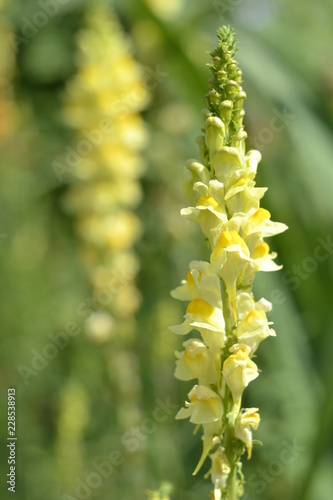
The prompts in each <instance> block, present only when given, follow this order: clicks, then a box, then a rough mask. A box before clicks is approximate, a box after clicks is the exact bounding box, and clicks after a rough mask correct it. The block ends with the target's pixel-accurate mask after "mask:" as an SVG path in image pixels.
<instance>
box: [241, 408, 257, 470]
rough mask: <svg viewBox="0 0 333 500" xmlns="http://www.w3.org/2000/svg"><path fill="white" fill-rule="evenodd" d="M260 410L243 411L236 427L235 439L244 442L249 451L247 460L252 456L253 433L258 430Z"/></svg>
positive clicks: (249, 409)
mask: <svg viewBox="0 0 333 500" xmlns="http://www.w3.org/2000/svg"><path fill="white" fill-rule="evenodd" d="M258 411H259V410H258V408H246V409H245V410H242V412H241V414H240V416H239V419H238V420H237V423H236V426H235V437H236V438H237V439H240V440H241V441H243V443H244V444H245V446H246V449H247V458H248V460H250V458H251V456H252V431H251V429H253V430H257V429H258V426H259V422H260V416H259V413H258Z"/></svg>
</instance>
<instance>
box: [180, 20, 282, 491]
mask: <svg viewBox="0 0 333 500" xmlns="http://www.w3.org/2000/svg"><path fill="white" fill-rule="evenodd" d="M235 54H236V49H235V38H234V33H233V31H232V30H231V28H230V27H226V26H223V27H222V28H221V29H220V30H219V31H218V46H217V47H216V48H215V49H214V50H213V51H212V52H211V57H212V62H211V64H210V65H209V66H210V69H211V70H212V78H211V79H210V80H209V91H208V93H207V94H206V96H205V97H206V100H207V107H205V108H204V109H203V110H202V115H203V117H204V127H203V130H202V131H203V135H200V136H199V137H197V139H196V143H197V144H198V146H199V158H200V160H199V161H197V160H196V159H192V160H189V161H188V162H187V165H186V168H185V175H184V182H183V187H184V193H185V196H186V198H187V199H188V200H189V202H190V203H191V204H192V206H190V207H187V208H183V209H182V210H181V215H182V216H183V217H185V218H186V219H188V220H190V221H194V222H196V223H197V224H199V225H200V227H201V230H202V232H203V234H204V235H205V237H206V238H207V240H208V242H209V246H210V258H209V262H203V261H193V262H191V263H190V269H189V271H188V274H187V277H186V280H183V281H182V283H181V285H180V286H179V287H178V288H176V289H175V290H174V291H173V292H172V296H173V297H174V298H176V299H179V300H185V301H188V302H189V304H188V306H187V309H186V313H185V316H184V322H183V323H182V324H181V325H178V326H174V327H171V330H172V331H173V332H175V333H177V334H180V335H186V334H188V333H190V332H191V331H192V330H197V331H198V332H199V333H200V336H201V338H200V339H197V338H196V339H190V340H188V341H186V342H185V343H184V344H183V346H184V350H183V351H182V352H176V356H177V361H176V370H175V376H176V377H177V378H178V379H180V380H184V381H188V380H193V379H194V380H196V381H197V384H198V385H195V386H194V388H193V389H192V391H191V392H190V393H189V398H190V402H188V403H186V408H183V409H181V410H180V412H179V413H178V415H177V418H187V417H188V418H190V421H191V422H192V423H194V424H196V426H197V427H196V431H197V430H198V429H199V428H200V426H201V428H202V440H203V451H202V454H201V457H200V460H199V463H198V465H197V467H196V469H195V471H194V474H196V473H197V472H198V471H199V469H200V467H201V466H202V464H203V462H204V460H205V459H206V458H207V457H208V455H210V458H211V461H212V467H211V469H210V470H209V472H208V473H207V474H206V477H207V476H211V479H212V482H213V485H214V490H213V492H212V494H211V498H213V499H215V500H221V499H222V498H223V499H224V500H236V499H237V498H240V497H241V496H242V494H243V491H244V488H243V485H244V479H243V475H242V472H241V456H242V455H243V453H244V452H245V447H246V449H247V452H248V458H250V457H251V453H252V430H255V429H257V427H258V424H259V415H258V413H257V409H256V408H250V409H246V410H242V409H241V403H242V395H243V392H244V390H245V389H246V387H247V386H248V385H249V383H250V382H252V381H253V380H254V379H256V378H257V377H258V375H259V370H258V367H257V365H256V364H255V363H254V361H253V360H252V357H253V355H254V353H255V352H256V351H257V349H258V347H259V345H260V343H261V342H262V341H263V340H265V339H266V338H267V337H271V336H275V332H274V330H273V329H272V328H271V324H272V323H271V322H269V321H268V319H267V316H266V313H267V312H269V311H270V310H271V304H270V303H269V302H268V301H267V300H265V299H264V298H262V299H260V300H259V301H255V300H254V297H253V293H252V285H253V280H254V278H255V275H256V273H257V272H258V271H277V270H278V269H280V268H281V266H279V265H277V264H276V263H275V262H274V259H275V257H276V253H275V252H270V248H269V245H268V244H267V243H266V241H264V238H266V237H270V236H273V235H276V234H279V233H282V232H283V231H285V230H286V229H287V226H286V225H285V224H282V223H279V222H273V221H272V220H271V214H270V213H269V212H268V210H266V209H264V208H262V207H260V200H261V199H262V197H263V196H264V194H265V192H266V191H267V188H266V187H256V182H255V176H256V173H257V168H258V164H259V162H260V160H261V154H260V152H259V151H256V150H251V151H248V152H247V151H246V144H245V141H246V137H247V134H246V132H245V131H244V126H243V118H244V115H245V111H244V110H243V102H244V99H245V98H246V94H245V92H244V91H243V89H242V86H241V83H242V72H241V70H240V69H239V68H238V65H237V61H236V59H235ZM240 441H242V442H243V443H244V444H245V447H244V446H241V443H240Z"/></svg>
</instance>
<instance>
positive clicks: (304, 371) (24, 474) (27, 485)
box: [0, 0, 333, 500]
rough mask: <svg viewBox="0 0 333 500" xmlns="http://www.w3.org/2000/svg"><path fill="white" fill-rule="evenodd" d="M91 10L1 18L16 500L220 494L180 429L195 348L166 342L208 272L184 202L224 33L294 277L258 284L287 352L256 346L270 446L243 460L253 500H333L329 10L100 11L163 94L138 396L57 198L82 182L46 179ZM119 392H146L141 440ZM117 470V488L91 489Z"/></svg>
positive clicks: (3, 224) (142, 2)
mask: <svg viewBox="0 0 333 500" xmlns="http://www.w3.org/2000/svg"><path fill="white" fill-rule="evenodd" d="M51 3H53V5H56V7H54V9H55V11H56V13H53V14H52V15H51V14H47V15H46V17H47V21H46V22H45V23H44V25H43V26H40V27H37V29H33V30H32V31H31V30H30V32H29V27H28V28H27V26H29V23H32V24H33V26H35V28H36V24H35V21H34V19H35V20H36V19H38V16H37V17H36V13H38V12H40V11H42V12H46V10H45V9H46V7H45V5H46V4H48V5H50V4H51ZM95 3H98V2H93V1H91V2H85V1H81V0H67V1H64V0H62V1H60V0H59V1H58V2H57V1H56V0H54V2H49V3H48V2H47V1H46V0H45V1H43V0H41V1H40V2H35V1H30V0H29V1H27V0H11V1H10V2H8V4H7V5H5V6H3V8H2V12H1V16H0V19H1V26H0V29H1V34H0V40H1V46H2V47H3V49H2V50H1V52H2V55H1V57H0V63H1V82H0V83H1V96H0V100H1V117H0V118H1V125H0V139H1V145H0V148H1V149H0V153H1V158H0V164H1V182H0V193H1V195H0V203H1V210H0V266H1V269H0V283H1V285H0V314H1V324H2V349H1V354H0V356H1V394H2V395H1V401H2V405H1V413H0V421H1V436H3V437H4V436H6V435H7V420H6V418H7V415H6V414H7V410H6V399H7V388H8V387H12V386H14V387H16V392H17V402H16V404H17V437H18V442H17V459H18V463H17V493H16V495H17V498H19V499H20V500H45V499H48V500H59V499H61V500H66V499H67V500H70V499H72V500H73V498H77V499H79V498H91V499H92V500H109V499H115V498H117V499H118V498H119V499H124V500H128V499H133V500H140V499H144V498H146V490H147V489H150V490H155V489H156V488H157V487H158V485H159V484H160V482H161V481H162V480H168V481H170V482H171V483H173V485H174V493H173V495H172V498H173V499H174V500H199V499H200V500H202V499H204V498H208V495H209V491H210V489H211V485H210V484H209V481H205V480H204V479H202V473H201V472H200V474H199V475H198V476H197V477H192V475H191V473H192V471H193V469H194V467H195V465H196V462H197V460H198V458H199V456H200V453H201V451H200V450H201V442H200V439H199V437H198V436H195V437H193V436H192V430H193V428H192V426H191V425H189V424H188V422H187V421H186V422H183V421H182V422H176V421H175V420H174V415H175V413H176V408H177V407H178V406H180V405H181V404H182V403H183V401H184V399H185V398H186V394H187V392H188V390H189V389H190V388H191V383H189V384H186V383H181V382H179V381H177V380H175V379H174V377H173V370H174V350H175V349H180V347H181V342H182V340H183V339H179V338H176V336H175V335H174V334H172V333H171V332H169V330H168V326H169V325H172V324H177V323H179V322H180V320H181V317H182V315H183V313H184V309H183V304H178V303H176V301H174V300H172V299H171V297H170V290H171V289H172V288H174V287H175V286H177V285H178V283H179V281H180V280H181V279H182V278H183V277H184V275H185V273H186V271H187V268H188V263H189V262H190V260H192V259H200V258H202V259H204V258H207V250H206V248H205V245H204V243H203V238H202V236H201V234H200V232H199V230H198V229H197V228H196V227H192V226H191V225H188V224H187V223H186V222H185V221H183V220H182V219H181V218H180V215H179V210H180V208H182V207H183V206H185V205H186V202H185V199H184V197H183V194H182V174H183V166H184V164H185V162H186V160H187V159H189V158H195V157H198V152H197V147H196V144H195V143H194V138H195V137H196V136H197V135H198V134H199V132H200V128H201V126H202V117H201V113H200V111H201V109H202V108H203V107H204V104H205V103H204V95H205V93H206V92H207V79H208V77H209V71H208V69H207V67H206V66H205V64H206V63H207V62H208V61H209V55H208V51H209V50H211V48H212V47H213V46H214V45H215V33H216V29H217V28H218V26H219V25H221V24H223V23H231V24H232V26H233V27H234V28H235V30H236V32H237V34H238V37H239V46H240V48H241V50H240V51H239V52H238V59H239V63H240V66H241V68H242V69H243V73H244V89H245V91H246V93H247V100H246V102H245V109H246V122H245V123H246V129H247V132H248V136H249V140H248V143H249V146H248V147H249V148H258V149H260V150H261V152H262V155H263V160H262V162H261V164H260V166H259V174H258V177H257V184H258V185H259V186H268V187H269V190H268V192H267V194H266V196H265V198H264V201H263V206H264V207H265V208H267V209H268V210H270V212H271V213H272V218H273V220H278V221H283V222H284V223H286V224H287V225H288V226H289V231H287V232H286V233H284V234H283V235H281V236H278V237H275V238H274V241H272V242H271V243H272V247H273V249H274V250H276V251H277V252H278V254H279V258H278V259H279V262H280V263H282V264H283V265H284V269H283V271H281V272H279V273H277V274H274V273H272V274H270V275H265V276H264V275H259V276H257V278H256V297H257V298H258V299H259V298H260V297H261V296H264V297H266V298H268V299H269V300H271V301H272V302H273V312H272V313H271V315H270V319H271V320H272V321H274V324H275V329H276V331H277V338H276V339H270V340H269V341H267V342H265V343H264V344H263V345H262V346H261V347H260V349H259V352H258V359H257V362H258V365H259V367H260V369H261V370H262V374H261V376H260V377H259V378H258V380H257V381H256V382H254V383H253V384H251V386H250V387H249V389H248V390H247V391H246V396H245V401H246V404H248V405H250V406H258V407H259V408H260V413H261V418H262V421H261V424H260V427H259V430H258V431H257V432H256V438H257V439H259V440H261V441H263V443H264V446H263V447H262V448H259V447H256V449H255V450H254V454H253V458H252V460H251V461H250V462H248V463H244V471H245V476H246V478H247V479H248V484H247V487H246V495H247V496H246V495H245V496H244V498H245V499H247V500H249V499H251V500H258V499H261V500H263V499H265V500H278V499H281V498H284V499H286V500H291V499H293V500H312V499H315V500H327V499H328V498H331V495H332V491H333V475H332V469H333V446H332V445H333V425H332V422H333V397H332V390H331V387H332V381H333V363H332V358H331V356H332V352H333V312H332V311H333V309H332V304H333V291H332V277H333V256H332V255H333V246H332V243H333V195H332V189H333V167H332V159H333V145H332V135H331V131H332V124H333V65H332V62H333V61H332V42H333V35H332V19H333V3H332V1H329V0H326V1H325V0H323V1H322V2H311V1H310V0H307V1H302V0H288V1H287V0H216V1H215V0H209V1H208V2H207V1H203V0H191V1H189V0H168V1H167V2H166V1H162V0H118V1H114V2H111V1H104V2H103V3H104V5H106V6H107V8H109V7H110V8H112V9H113V10H114V11H115V13H116V14H117V16H118V17H119V19H120V21H121V24H122V26H123V29H124V31H125V32H126V33H127V34H128V35H129V36H130V37H131V39H132V47H133V54H134V56H135V58H136V59H137V61H139V62H140V64H141V66H142V68H143V75H144V81H145V83H146V87H147V89H148V90H149V92H150V94H151V98H150V103H149V105H148V106H147V107H146V109H145V111H144V112H143V116H144V119H145V121H146V126H147V129H148V132H149V142H148V145H147V147H146V150H145V151H144V153H143V156H144V159H145V162H146V165H147V166H146V172H145V174H144V175H143V177H142V186H143V192H144V196H143V200H142V202H141V204H140V206H139V208H138V210H137V213H138V214H139V216H140V218H141V221H142V225H143V228H144V231H143V236H142V238H141V240H140V241H139V242H138V243H137V244H136V253H137V255H138V257H139V260H140V272H139V275H138V277H137V286H138V288H139V289H140V291H141V295H142V303H141V308H140V311H139V312H138V314H137V315H136V329H135V332H136V334H135V337H134V338H133V339H132V340H131V346H130V348H129V347H128V346H126V348H125V351H126V353H127V354H128V356H127V358H126V359H127V361H126V363H129V365H132V364H134V365H135V366H136V371H135V373H136V378H135V380H134V379H133V380H132V379H131V376H129V379H128V374H126V373H125V372H126V363H125V362H122V358H121V355H122V354H121V352H119V346H118V347H117V349H118V351H117V352H118V354H117V356H115V355H114V352H115V349H116V348H115V346H114V343H115V341H114V340H112V339H111V340H109V341H107V342H103V343H102V342H95V341H94V339H92V338H91V337H89V336H88V335H86V333H85V325H84V319H85V318H83V317H82V314H80V313H79V308H80V307H81V306H82V304H84V305H85V306H86V307H88V308H89V309H91V310H93V309H94V307H95V306H94V304H93V303H92V302H91V289H90V285H89V280H88V278H87V275H86V271H85V268H84V266H82V265H81V263H80V260H79V259H78V247H79V241H78V236H77V233H76V232H75V229H74V223H73V218H72V217H71V216H70V215H68V214H67V213H66V211H65V210H64V209H63V204H62V201H61V200H62V197H63V195H64V193H65V192H66V190H67V189H68V183H69V182H70V180H68V179H67V178H66V179H65V181H64V182H59V179H57V176H56V175H55V172H54V169H53V168H52V163H53V162H54V161H55V160H56V159H57V158H59V156H61V155H62V154H63V153H64V150H65V147H66V146H67V145H68V144H71V141H72V140H73V132H72V130H70V129H69V128H67V127H66V125H65V124H64V123H63V121H62V120H61V118H60V109H61V106H62V102H63V97H64V91H65V88H66V83H67V82H68V81H69V79H70V78H71V77H72V76H73V75H74V74H75V71H76V45H75V39H76V34H77V33H78V31H79V30H80V29H81V28H82V27H83V26H84V19H85V13H86V10H87V8H88V7H89V6H91V5H92V4H95ZM43 5H44V7H45V8H44V7H42V6H43ZM49 8H50V9H51V7H49ZM55 11H54V12H55ZM50 12H51V11H50ZM34 16H35V17H34ZM40 19H45V16H44V17H42V18H40ZM37 22H38V21H37ZM40 23H41V24H43V21H40ZM27 30H28V31H27ZM27 33H30V35H29V37H27V36H26V35H27ZM15 37H16V38H15ZM15 40H16V43H15ZM274 117H276V118H277V120H276V119H274ZM277 123H278V124H279V126H278V127H277V126H276V124H277ZM89 300H90V302H89ZM73 322H74V323H75V324H76V327H77V328H78V329H79V332H80V333H79V334H77V335H76V336H73V337H70V338H69V341H68V344H67V345H66V346H65V347H64V348H62V349H60V348H59V350H58V352H57V353H56V355H55V356H54V357H53V358H52V359H50V360H49V361H47V363H46V366H43V367H42V368H41V369H40V371H37V372H36V373H35V374H34V375H31V376H30V377H29V378H28V382H27V383H24V380H23V379H22V376H21V375H20V373H19V370H18V366H20V365H21V366H22V365H24V366H27V367H31V366H32V364H31V363H32V359H33V356H34V355H35V353H36V351H37V352H39V353H40V352H41V351H42V350H43V348H44V347H45V345H46V344H48V343H49V342H50V336H49V334H51V335H52V334H53V335H54V334H56V333H59V332H63V331H64V328H65V327H66V326H68V325H69V324H70V323H73ZM117 349H116V350H117ZM32 350H36V351H33V352H32ZM119 356H120V358H119ZM131 356H132V357H131ZM51 357H52V355H51ZM117 359H118V361H117ZM41 363H42V362H41ZM115 363H118V367H117V369H116V368H115ZM117 377H120V381H119V380H117ZM126 377H127V379H126ZM117 384H118V385H117ZM119 384H120V385H122V384H127V385H128V386H129V387H132V389H133V390H132V392H131V391H129V393H130V394H132V396H133V398H134V399H135V404H136V405H137V410H138V415H139V418H138V424H136V425H135V426H134V427H133V426H131V425H129V424H128V423H127V421H126V419H123V418H122V417H119V414H118V413H117V408H119V405H121V401H120V398H121V391H119V390H118V389H117V387H118V386H119ZM157 408H159V410H157ZM157 415H158V417H157ZM147 419H148V420H147ZM129 422H130V419H129ZM135 429H137V430H135ZM1 443H2V444H1V452H0V453H1V455H0V457H1V472H2V474H1V477H2V479H1V481H2V484H1V491H2V492H4V493H3V494H2V495H6V493H7V494H8V497H9V495H10V493H8V492H7V486H6V484H5V482H6V479H4V478H5V477H6V474H7V472H8V465H7V455H8V449H7V448H6V446H5V439H4V438H3V439H2V440H1ZM286 450H287V451H286ZM283 457H288V460H287V459H284V458H283ZM105 462H107V463H108V464H109V468H108V469H107V468H106V469H105V471H104V474H105V476H107V477H102V476H103V474H102V475H101V474H99V475H98V474H97V475H96V470H97V469H96V467H99V466H100V464H101V463H105ZM245 462H246V460H245ZM286 462H288V463H286ZM110 464H111V465H110ZM110 467H111V468H110ZM207 467H208V465H205V470H206V468H207ZM94 473H95V475H94ZM98 478H99V479H98ZM78 485H80V487H81V490H80V491H81V496H77V493H75V491H76V489H77V488H78ZM82 485H83V486H82ZM89 485H90V486H89ZM66 495H67V496H66ZM84 495H86V496H84ZM2 498H6V496H2Z"/></svg>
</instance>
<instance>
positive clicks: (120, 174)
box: [63, 4, 149, 331]
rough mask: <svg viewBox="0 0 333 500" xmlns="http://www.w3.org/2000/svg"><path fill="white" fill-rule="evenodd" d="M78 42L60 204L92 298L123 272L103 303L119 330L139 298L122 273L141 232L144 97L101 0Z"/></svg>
mask: <svg viewBox="0 0 333 500" xmlns="http://www.w3.org/2000/svg"><path fill="white" fill-rule="evenodd" d="M77 47H78V51H77V56H76V63H77V67H78V70H77V72H76V74H75V75H74V76H73V77H72V79H71V80H70V82H69V83H68V86H67V89H66V94H65V99H64V106H63V117H64V120H65V122H66V123H67V124H68V125H69V126H70V127H72V128H73V129H74V131H75V133H76V137H77V143H76V144H75V143H74V144H73V147H71V148H67V150H68V151H70V154H69V155H68V159H69V160H70V161H71V166H72V167H73V168H72V169H71V171H72V174H73V180H74V181H73V182H72V183H71V186H70V187H69V189H68V190H67V192H66V194H65V196H64V199H63V204H64V207H65V209H66V211H67V212H69V213H71V214H73V215H74V216H75V218H76V230H77V233H78V235H79V236H80V238H81V240H82V251H81V254H82V255H83V256H84V260H85V262H88V266H87V267H88V272H89V278H90V281H91V284H92V286H93V288H94V294H95V296H96V297H97V298H98V297H99V296H101V295H102V294H103V290H104V291H105V290H107V291H108V290H109V289H110V288H112V287H110V281H112V279H113V278H112V276H113V275H114V274H116V275H118V274H120V275H121V276H120V281H121V282H122V290H117V294H114V295H115V296H114V297H111V298H110V299H108V304H107V306H108V307H107V308H108V309H109V312H110V313H111V316H112V320H113V321H115V322H116V328H117V329H119V328H120V331H121V327H120V321H119V320H120V319H122V320H123V319H125V318H126V317H132V316H133V315H134V314H135V313H136V312H137V310H138V307H139V304H140V294H139V292H138V291H137V290H136V287H135V282H134V279H135V274H136V272H137V270H136V272H134V273H131V276H130V277H128V275H127V273H126V267H127V264H126V262H127V259H128V258H129V259H130V260H131V259H132V256H130V257H128V256H129V255H130V253H131V252H132V249H133V245H134V244H135V243H136V242H137V241H138V239H139V238H140V237H141V234H142V227H141V222H140V220H139V218H138V217H137V215H136V214H135V213H134V210H135V209H136V208H137V206H138V204H139V203H140V201H141V199H142V189H141V186H140V182H139V180H140V176H141V175H142V173H143V171H144V168H145V165H144V161H143V158H142V155H141V150H142V148H144V147H145V145H146V143H147V129H146V127H145V125H144V122H143V119H142V117H141V116H140V114H139V112H140V111H141V110H143V109H144V108H145V106H146V104H147V102H148V99H149V95H148V92H147V89H146V86H145V84H144V75H143V70H142V68H141V67H140V65H139V64H138V63H137V62H136V61H135V60H134V58H133V57H132V54H131V48H130V40H129V38H128V37H127V36H126V35H125V33H124V32H123V31H122V28H121V25H120V23H119V22H118V20H117V18H116V16H115V14H114V13H113V12H112V10H110V9H109V8H108V7H107V6H103V5H100V4H99V5H97V4H96V5H94V6H91V7H90V8H89V9H88V11H87V16H86V26H85V28H84V29H82V30H81V31H79V33H78V35H77ZM120 261H121V262H122V264H121V266H120V265H119V264H118V263H119V262H120ZM97 270H98V276H99V279H98V280H96V279H95V277H96V273H97ZM103 275H104V278H103ZM110 294H111V295H112V291H111V292H110ZM101 306H104V304H101Z"/></svg>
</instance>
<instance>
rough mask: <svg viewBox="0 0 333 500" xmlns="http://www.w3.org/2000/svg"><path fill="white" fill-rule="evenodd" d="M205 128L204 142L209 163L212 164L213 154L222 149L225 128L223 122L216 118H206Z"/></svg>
mask: <svg viewBox="0 0 333 500" xmlns="http://www.w3.org/2000/svg"><path fill="white" fill-rule="evenodd" d="M205 127H206V136H205V142H206V145H207V147H208V150H209V156H210V161H211V162H212V161H213V158H214V155H215V153H216V152H217V151H219V150H220V149H221V148H222V147H223V143H224V136H225V127H224V123H223V121H222V120H221V119H220V118H218V117H216V116H210V117H208V118H207V120H206V123H205Z"/></svg>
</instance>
